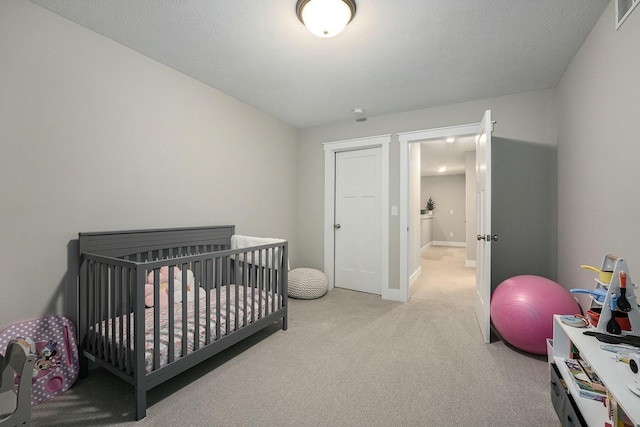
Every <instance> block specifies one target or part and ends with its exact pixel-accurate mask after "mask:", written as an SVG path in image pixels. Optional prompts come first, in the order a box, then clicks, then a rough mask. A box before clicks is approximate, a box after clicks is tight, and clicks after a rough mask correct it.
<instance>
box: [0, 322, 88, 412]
mask: <svg viewBox="0 0 640 427" xmlns="http://www.w3.org/2000/svg"><path fill="white" fill-rule="evenodd" d="M13 339H17V340H21V341H22V342H23V344H25V345H27V346H28V347H29V348H30V351H31V353H33V354H35V355H36V364H35V367H34V368H33V384H32V393H31V405H37V404H38V403H41V402H44V401H45V400H48V399H51V398H52V397H55V396H58V395H60V394H62V393H64V392H65V391H67V390H68V389H69V387H71V385H72V384H73V383H74V382H75V380H76V379H77V378H78V370H79V368H78V346H77V345H76V330H75V327H74V326H73V323H72V322H71V321H70V320H69V319H67V318H66V317H64V316H47V317H43V318H40V319H33V320H29V321H26V322H21V323H15V324H13V325H11V326H8V327H6V328H5V329H3V330H2V332H0V352H2V353H3V354H4V352H5V351H6V348H7V345H8V344H9V341H11V340H13ZM16 387H17V385H16Z"/></svg>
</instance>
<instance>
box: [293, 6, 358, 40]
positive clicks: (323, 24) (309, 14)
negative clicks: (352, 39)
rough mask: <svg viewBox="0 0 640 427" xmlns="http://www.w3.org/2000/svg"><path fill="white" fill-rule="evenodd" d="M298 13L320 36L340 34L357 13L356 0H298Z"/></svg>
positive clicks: (313, 31) (312, 31)
mask: <svg viewBox="0 0 640 427" xmlns="http://www.w3.org/2000/svg"><path fill="white" fill-rule="evenodd" d="M296 14H297V15H298V19H299V20H300V22H302V23H303V24H304V25H305V26H306V27H307V29H308V30H309V31H311V33H313V34H315V35H316V36H318V37H333V36H335V35H337V34H340V32H342V30H344V28H345V27H346V26H347V24H348V23H349V22H351V20H352V19H353V17H354V16H355V14H356V3H355V1H354V0H298V3H297V4H296Z"/></svg>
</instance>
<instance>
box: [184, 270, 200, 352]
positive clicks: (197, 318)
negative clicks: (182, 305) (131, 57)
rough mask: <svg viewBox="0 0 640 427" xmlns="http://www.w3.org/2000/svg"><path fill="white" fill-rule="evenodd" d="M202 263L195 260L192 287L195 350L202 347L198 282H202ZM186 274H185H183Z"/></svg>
mask: <svg viewBox="0 0 640 427" xmlns="http://www.w3.org/2000/svg"><path fill="white" fill-rule="evenodd" d="M201 268H202V264H201V263H200V262H199V261H194V262H193V278H194V280H193V286H194V288H193V289H191V292H193V295H194V300H193V350H194V351H196V350H198V349H199V348H200V335H199V332H200V298H199V296H200V295H198V283H200V269H201ZM183 276H184V274H183Z"/></svg>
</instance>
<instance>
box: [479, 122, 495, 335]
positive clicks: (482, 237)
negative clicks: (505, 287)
mask: <svg viewBox="0 0 640 427" xmlns="http://www.w3.org/2000/svg"><path fill="white" fill-rule="evenodd" d="M491 132H493V123H492V122H491V111H490V110H487V111H485V112H484V116H483V117H482V122H480V129H479V131H478V134H477V135H476V222H477V228H476V229H477V232H478V236H477V252H476V293H477V300H476V317H477V318H478V324H479V325H480V330H481V331H482V338H483V339H484V342H486V343H489V342H490V340H491V333H490V324H491V306H490V304H491Z"/></svg>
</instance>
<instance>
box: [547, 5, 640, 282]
mask: <svg viewBox="0 0 640 427" xmlns="http://www.w3.org/2000/svg"><path fill="white" fill-rule="evenodd" d="M639 41H640V9H636V10H635V11H634V12H633V13H632V14H631V15H630V16H629V18H628V19H627V20H626V21H625V23H624V24H623V25H622V27H621V28H620V30H618V31H615V27H614V4H613V3H611V4H610V5H609V7H608V8H607V9H606V11H605V13H604V14H603V15H602V17H601V18H600V21H599V22H598V24H597V25H596V27H595V28H594V30H593V31H592V32H591V34H590V35H589V37H588V38H587V40H586V41H585V42H584V44H583V46H582V48H581V49H580V51H579V52H578V53H577V54H576V56H575V57H574V58H573V61H572V62H571V65H570V66H569V67H568V69H567V70H566V71H565V73H564V75H563V77H562V80H561V81H560V84H559V86H558V278H559V282H560V283H561V284H562V285H563V286H565V287H567V288H570V287H583V288H592V287H593V280H592V279H593V274H592V273H591V272H588V271H586V270H582V269H580V267H579V266H580V264H591V265H595V266H600V265H601V263H602V260H603V257H604V254H605V253H607V252H609V253H613V254H615V255H618V256H621V257H624V258H626V259H627V262H628V265H629V268H630V270H631V271H630V274H631V276H633V275H634V274H635V280H634V282H635V283H636V284H637V283H639V281H640V226H639V225H638V221H639V219H640V190H639V188H638V183H639V171H640V73H639V70H640V45H639Z"/></svg>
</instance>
